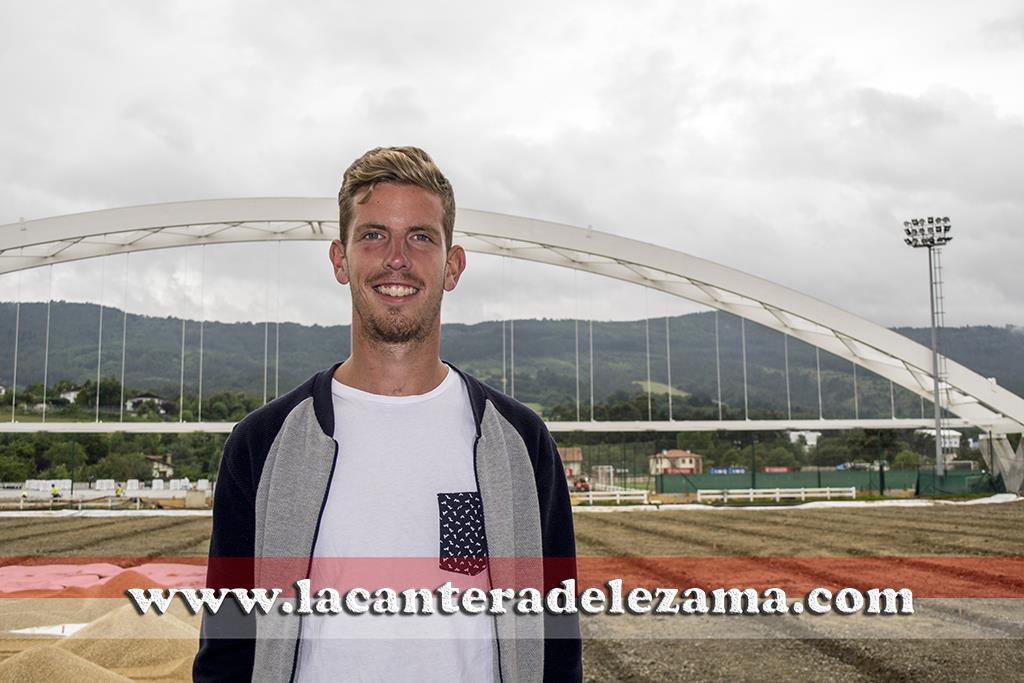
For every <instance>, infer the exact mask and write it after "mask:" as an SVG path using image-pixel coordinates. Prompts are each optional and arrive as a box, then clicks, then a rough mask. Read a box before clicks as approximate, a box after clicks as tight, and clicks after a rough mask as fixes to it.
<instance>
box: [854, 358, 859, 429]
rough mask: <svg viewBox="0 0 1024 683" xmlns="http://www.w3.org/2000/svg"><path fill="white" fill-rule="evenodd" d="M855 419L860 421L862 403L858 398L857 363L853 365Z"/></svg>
mask: <svg viewBox="0 0 1024 683" xmlns="http://www.w3.org/2000/svg"><path fill="white" fill-rule="evenodd" d="M853 419H855V420H859V419H860V401H859V400H858V398H857V363H854V364H853Z"/></svg>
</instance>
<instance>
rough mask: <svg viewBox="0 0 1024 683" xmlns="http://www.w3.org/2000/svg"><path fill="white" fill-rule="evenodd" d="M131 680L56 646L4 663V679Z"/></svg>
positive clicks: (0, 667)
mask: <svg viewBox="0 0 1024 683" xmlns="http://www.w3.org/2000/svg"><path fill="white" fill-rule="evenodd" d="M130 680H131V679H129V678H125V677H124V676H121V675H120V674H117V673H114V672H113V671H108V670H106V669H104V668H103V667H101V666H98V665H96V664H94V663H92V662H90V661H88V660H85V659H83V658H81V657H79V656H77V655H74V654H72V653H71V652H68V651H66V650H62V649H61V648H59V647H55V646H53V645H40V646H39V647H34V648H32V649H30V650H25V651H24V652H22V653H20V654H17V655H14V656H13V657H11V658H10V659H7V660H4V661H3V662H0V681H2V682H5V683H6V682H7V681H10V682H11V683H26V682H28V681H89V682H90V683H127V682H128V681H130Z"/></svg>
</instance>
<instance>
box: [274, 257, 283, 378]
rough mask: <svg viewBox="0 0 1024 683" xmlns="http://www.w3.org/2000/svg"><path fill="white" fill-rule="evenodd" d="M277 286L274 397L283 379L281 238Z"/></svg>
mask: <svg viewBox="0 0 1024 683" xmlns="http://www.w3.org/2000/svg"><path fill="white" fill-rule="evenodd" d="M276 277H277V287H276V288H275V294H274V298H275V308H276V309H277V310H276V311H275V318H276V320H275V322H274V398H277V397H278V396H279V395H280V391H279V390H280V383H279V382H280V379H281V240H278V241H277V273H276Z"/></svg>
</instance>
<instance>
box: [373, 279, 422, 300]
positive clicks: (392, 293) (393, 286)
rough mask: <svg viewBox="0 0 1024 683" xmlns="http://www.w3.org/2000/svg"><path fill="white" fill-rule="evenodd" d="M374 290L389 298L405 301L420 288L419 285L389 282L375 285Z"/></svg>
mask: <svg viewBox="0 0 1024 683" xmlns="http://www.w3.org/2000/svg"><path fill="white" fill-rule="evenodd" d="M373 291H375V292H377V293H378V294H380V295H381V296H382V297H383V298H385V299H387V300H391V301H404V300H406V299H408V298H409V297H411V296H413V295H414V294H416V293H417V292H419V291H420V290H419V288H418V287H413V286H412V285H407V284H400V283H391V282H387V283H383V284H379V285H374V287H373Z"/></svg>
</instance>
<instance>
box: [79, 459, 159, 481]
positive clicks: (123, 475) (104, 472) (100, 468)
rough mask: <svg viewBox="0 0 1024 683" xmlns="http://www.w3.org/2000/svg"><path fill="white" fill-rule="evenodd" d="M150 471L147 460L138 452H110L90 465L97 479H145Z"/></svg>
mask: <svg viewBox="0 0 1024 683" xmlns="http://www.w3.org/2000/svg"><path fill="white" fill-rule="evenodd" d="M152 472H153V470H152V467H151V466H150V464H149V462H148V461H147V460H146V459H145V458H143V457H142V455H141V454H139V453H111V454H109V455H105V456H103V457H102V458H100V461H99V462H98V463H96V464H95V465H93V467H92V474H93V476H95V477H96V478H97V479H115V480H117V481H126V480H128V479H145V478H146V477H148V476H149V475H150V474H152Z"/></svg>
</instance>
